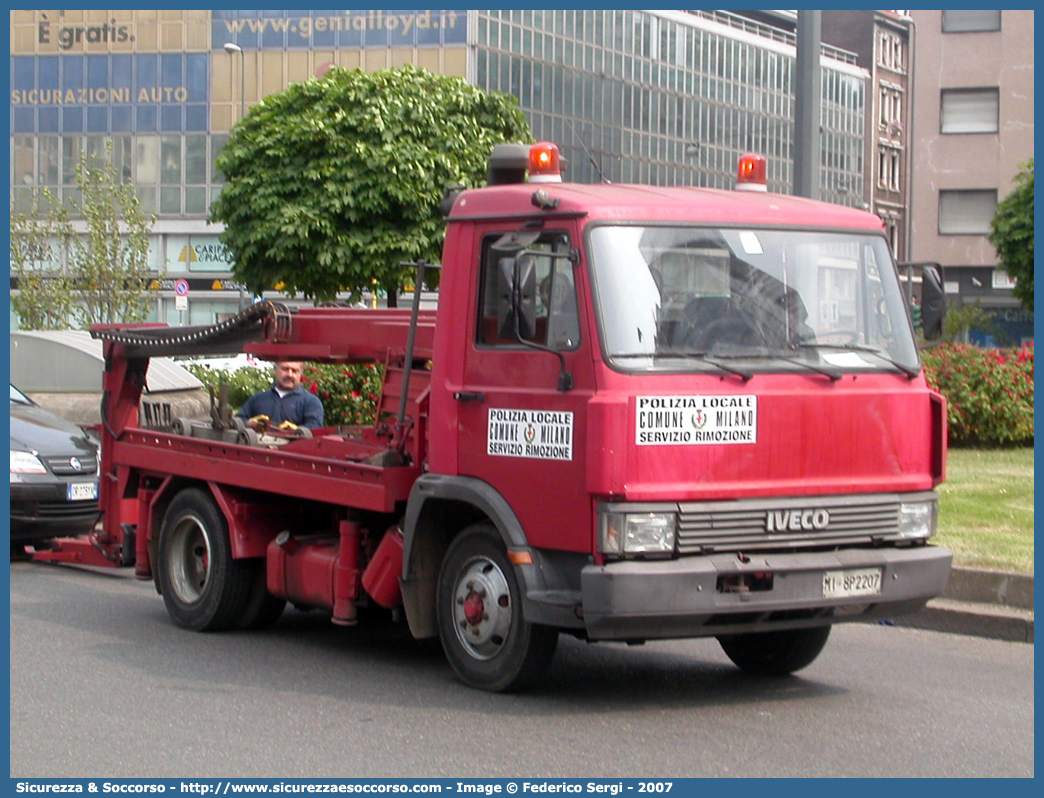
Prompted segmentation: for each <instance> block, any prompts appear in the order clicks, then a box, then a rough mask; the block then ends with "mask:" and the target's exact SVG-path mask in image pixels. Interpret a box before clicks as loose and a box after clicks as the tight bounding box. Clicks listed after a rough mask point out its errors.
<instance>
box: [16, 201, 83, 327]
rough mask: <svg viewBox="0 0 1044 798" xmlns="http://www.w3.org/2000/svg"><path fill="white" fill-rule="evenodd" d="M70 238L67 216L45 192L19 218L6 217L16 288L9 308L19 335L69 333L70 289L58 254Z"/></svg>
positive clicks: (70, 227)
mask: <svg viewBox="0 0 1044 798" xmlns="http://www.w3.org/2000/svg"><path fill="white" fill-rule="evenodd" d="M12 207H14V203H13V202H12ZM71 234H72V226H71V225H70V224H69V219H68V213H67V212H66V210H65V209H64V208H62V207H61V205H60V204H59V203H58V202H57V200H56V199H55V197H54V195H53V194H51V192H50V191H48V190H47V189H46V188H44V189H41V191H40V193H39V194H34V195H33V201H32V205H31V207H30V208H28V209H27V210H26V211H25V212H24V213H14V212H12V213H11V275H12V276H13V277H14V278H15V279H16V280H17V283H18V292H17V293H12V294H11V306H12V307H13V308H14V310H15V312H16V313H17V314H18V321H19V324H20V326H21V328H22V329H23V330H64V329H67V328H68V327H69V325H70V322H71V320H72V310H73V285H72V281H71V280H70V279H69V277H68V276H67V275H66V274H65V271H64V270H63V269H62V252H64V251H65V249H66V247H67V245H68V238H69V236H71Z"/></svg>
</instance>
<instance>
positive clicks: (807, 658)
mask: <svg viewBox="0 0 1044 798" xmlns="http://www.w3.org/2000/svg"><path fill="white" fill-rule="evenodd" d="M828 637H830V627H829V626H817V627H814V628H811V629H786V630H783V631H779V632H751V633H748V634H739V635H721V636H720V637H719V638H718V642H719V643H720V644H721V647H722V649H724V651H725V653H726V654H727V655H728V657H729V659H731V660H732V661H733V662H734V663H735V664H736V665H738V666H739V667H740V668H741V669H742V670H744V671H746V672H747V673H753V674H755V675H758V676H786V675H787V674H789V673H793V672H794V671H799V670H801V669H802V668H804V667H807V666H808V665H811V664H812V661H813V660H815V658H816V657H818V656H819V652H820V651H822V650H823V646H825V645H826V641H827V638H828Z"/></svg>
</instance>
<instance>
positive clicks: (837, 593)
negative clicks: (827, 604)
mask: <svg viewBox="0 0 1044 798" xmlns="http://www.w3.org/2000/svg"><path fill="white" fill-rule="evenodd" d="M880 592H881V569H880V568H853V569H852V570H850V571H827V572H826V573H824V574H823V598H850V597H852V596H876V595H878V594H880Z"/></svg>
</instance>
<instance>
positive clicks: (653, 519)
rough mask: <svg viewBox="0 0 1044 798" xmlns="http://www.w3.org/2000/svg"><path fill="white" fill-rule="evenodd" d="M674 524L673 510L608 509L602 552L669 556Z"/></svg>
mask: <svg viewBox="0 0 1044 798" xmlns="http://www.w3.org/2000/svg"><path fill="white" fill-rule="evenodd" d="M674 527H675V516H674V513H605V514H603V516H602V535H601V537H602V553H603V554H610V555H616V556H617V557H633V556H637V555H644V556H646V557H669V556H670V555H671V554H673V553H674Z"/></svg>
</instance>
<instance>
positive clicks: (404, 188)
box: [211, 66, 532, 300]
mask: <svg viewBox="0 0 1044 798" xmlns="http://www.w3.org/2000/svg"><path fill="white" fill-rule="evenodd" d="M531 140H532V134H531V132H530V130H529V125H528V123H527V122H526V119H525V116H524V115H523V114H522V112H521V111H520V110H519V109H518V101H517V99H516V98H514V97H512V96H509V95H506V94H501V93H486V92H483V91H482V90H480V89H477V88H474V87H472V86H469V85H467V83H465V82H464V81H463V80H462V79H460V78H451V77H444V76H440V75H435V74H433V73H430V72H427V71H425V70H421V69H417V68H416V67H412V66H406V67H402V68H400V69H394V70H382V71H379V72H372V73H368V72H364V71H362V70H358V69H355V70H346V69H339V68H334V69H331V70H330V71H329V72H327V73H326V74H325V75H324V76H323V77H322V78H321V79H311V80H309V81H307V82H305V83H298V84H295V85H292V86H290V87H289V88H288V89H286V90H285V91H283V92H280V93H278V94H273V95H270V96H268V97H266V98H265V99H264V101H263V102H262V103H261V104H260V105H258V106H256V107H255V108H253V109H252V110H251V111H250V113H249V114H247V116H246V117H244V119H243V120H242V121H241V122H239V123H238V124H237V125H236V126H235V127H234V128H233V130H232V135H231V138H230V140H229V143H228V145H227V146H226V147H225V148H224V149H223V150H222V153H221V155H220V156H219V158H218V160H217V166H218V168H219V169H220V170H221V171H222V172H223V173H224V174H225V176H226V177H227V179H228V183H227V184H226V185H225V187H224V189H223V190H222V192H221V196H220V197H219V198H218V199H217V201H215V203H214V204H213V206H212V207H211V220H212V221H219V222H223V223H224V224H225V232H224V233H223V234H222V241H223V242H224V244H225V246H227V247H228V249H229V250H230V251H231V252H232V253H233V255H234V256H235V259H236V262H235V266H234V267H233V271H234V273H235V275H236V277H237V278H238V279H239V280H241V281H242V282H244V283H245V284H246V285H247V287H248V288H250V289H251V290H252V291H254V292H255V293H259V292H261V291H264V290H268V289H271V288H273V287H275V286H276V285H277V284H281V285H280V288H281V289H282V290H284V291H287V292H288V293H290V294H298V293H300V294H303V295H304V296H306V297H311V298H315V299H317V300H331V299H333V298H334V297H335V295H336V294H337V293H338V292H340V291H350V292H352V294H353V295H355V296H358V294H359V292H360V291H362V290H363V289H366V288H371V287H372V286H373V282H374V280H376V281H377V283H378V284H379V285H380V286H382V287H383V288H384V289H385V290H387V291H389V295H391V294H392V292H394V291H395V290H397V288H398V286H399V285H401V284H403V283H404V282H407V281H409V280H410V278H411V275H412V270H410V269H404V268H402V267H401V266H400V263H402V262H408V261H415V260H417V259H420V258H423V259H425V260H427V261H438V259H439V256H440V253H441V247H442V240H443V236H444V232H445V231H444V225H445V222H444V219H443V217H442V214H441V212H440V210H439V202H440V200H441V199H442V197H443V194H444V191H445V189H446V187H447V186H451V185H464V186H477V185H480V184H481V182H482V181H483V180H484V179H485V176H486V171H487V159H488V157H489V154H490V152H491V151H492V149H493V145H494V144H498V143H502V142H506V141H523V142H527V141H531Z"/></svg>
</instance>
